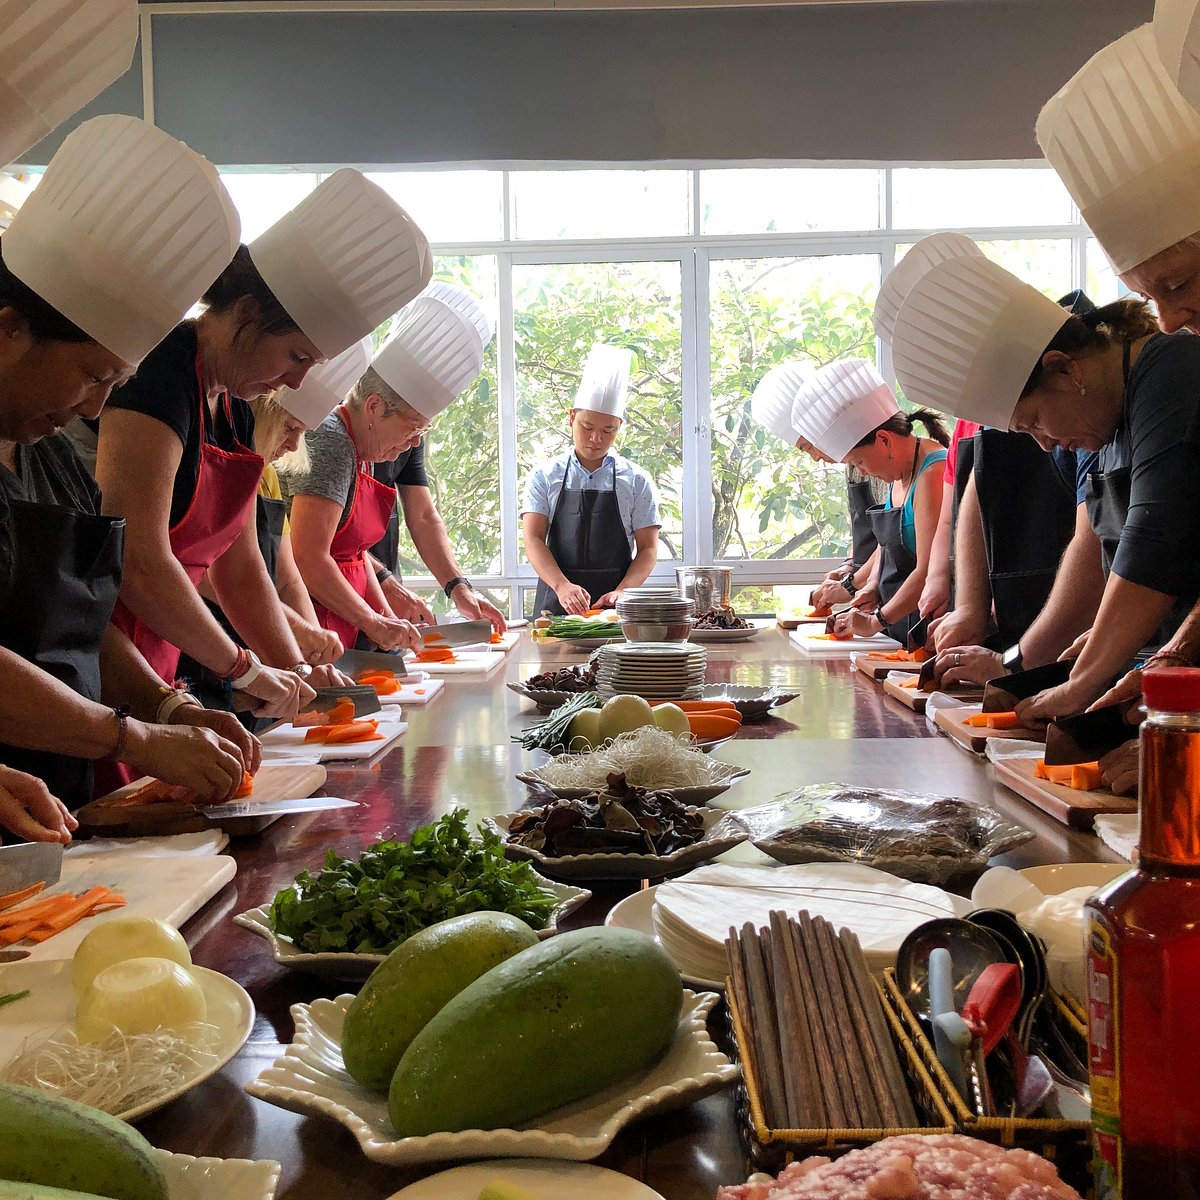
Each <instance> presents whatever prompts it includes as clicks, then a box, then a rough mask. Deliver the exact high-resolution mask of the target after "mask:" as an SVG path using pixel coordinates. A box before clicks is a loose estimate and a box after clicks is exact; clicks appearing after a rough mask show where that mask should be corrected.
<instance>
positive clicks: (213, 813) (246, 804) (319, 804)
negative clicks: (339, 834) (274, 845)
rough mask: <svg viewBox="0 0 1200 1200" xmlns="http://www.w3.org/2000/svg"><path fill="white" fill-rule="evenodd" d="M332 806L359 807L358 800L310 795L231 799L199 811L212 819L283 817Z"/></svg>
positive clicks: (199, 808)
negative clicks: (264, 798) (304, 796)
mask: <svg viewBox="0 0 1200 1200" xmlns="http://www.w3.org/2000/svg"><path fill="white" fill-rule="evenodd" d="M332 808H358V801H357V800H342V799H340V798H338V797H337V796H308V797H306V798H305V799H303V800H231V801H229V803H228V804H205V805H203V806H197V811H198V812H199V813H200V814H201V815H202V816H204V817H207V818H208V819H209V820H210V821H227V820H228V819H229V818H230V817H282V816H286V815H287V814H289V813H306V812H324V811H325V810H326V809H332Z"/></svg>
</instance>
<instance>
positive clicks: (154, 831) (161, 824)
mask: <svg viewBox="0 0 1200 1200" xmlns="http://www.w3.org/2000/svg"><path fill="white" fill-rule="evenodd" d="M325 776H326V772H325V768H324V767H322V766H320V765H319V764H317V763H303V764H300V763H296V764H290V763H263V765H262V766H261V767H260V768H259V771H258V774H257V775H256V776H255V777H254V793H253V795H251V796H250V797H248V799H249V800H252V801H253V800H262V801H264V802H265V801H269V800H304V799H307V798H308V797H309V796H311V795H312V794H313V793H314V792H315V791H316V790H317V789H318V788H320V787H322V786H323V785H324V783H325ZM151 782H153V780H152V778H151V777H150V776H149V775H144V776H143V777H142V778H141V779H135V780H134V781H133V782H132V783H127V784H126V785H125V786H124V787H123V788H117V790H116V791H115V792H109V793H108V795H107V796H100V797H99V798H97V799H96V800H93V801H92V802H91V804H87V805H85V806H84V807H83V808H81V809H80V810H79V812H78V813H76V816H77V817H78V818H79V826H80V829H81V831H82V832H84V833H86V834H90V835H91V836H93V837H160V836H165V835H167V834H172V833H190V832H193V831H195V830H200V829H223V830H224V831H225V832H226V833H228V834H229V835H230V836H231V837H232V836H245V835H247V834H253V833H258V832H259V831H260V830H263V829H265V828H266V827H267V826H268V825H270V824H271V823H272V822H273V821H278V820H279V815H278V814H277V815H275V816H268V817H230V818H227V819H226V820H213V819H211V818H209V817H206V816H204V815H203V814H202V813H199V812H196V811H195V810H191V811H187V810H186V809H183V808H181V807H180V806H178V805H175V804H163V805H154V804H150V805H145V806H139V807H136V808H120V807H118V802H119V801H120V800H121V799H123V798H124V797H125V796H127V795H129V793H130V792H135V791H137V789H138V788H140V787H144V786H145V785H146V784H148V783H151Z"/></svg>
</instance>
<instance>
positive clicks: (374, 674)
mask: <svg viewBox="0 0 1200 1200" xmlns="http://www.w3.org/2000/svg"><path fill="white" fill-rule="evenodd" d="M395 678H396V672H395V671H385V670H383V668H382V667H380V668H378V669H376V670H372V671H363V672H362V673H361V674H360V675H359V676H358V682H359V683H365V684H368V685H369V684H373V683H381V682H386V681H387V680H389V679H395Z"/></svg>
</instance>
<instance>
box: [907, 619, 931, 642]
mask: <svg viewBox="0 0 1200 1200" xmlns="http://www.w3.org/2000/svg"><path fill="white" fill-rule="evenodd" d="M928 640H929V618H928V617H922V618H921V619H920V620H919V621H918V622H917V623H916V624H915V625H914V626H913V627H912V628H911V629H910V630H909V631H908V645H907V647H906V649H908V650H924V649H925V643H926V642H927V641H928Z"/></svg>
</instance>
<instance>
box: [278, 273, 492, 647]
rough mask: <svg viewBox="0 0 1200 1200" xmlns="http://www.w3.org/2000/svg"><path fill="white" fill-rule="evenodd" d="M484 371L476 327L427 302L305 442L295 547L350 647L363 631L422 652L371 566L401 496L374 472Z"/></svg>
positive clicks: (412, 310) (417, 304)
mask: <svg viewBox="0 0 1200 1200" xmlns="http://www.w3.org/2000/svg"><path fill="white" fill-rule="evenodd" d="M482 370H483V340H482V338H481V337H480V335H479V331H478V330H477V329H476V327H475V325H474V324H473V323H472V322H471V321H470V319H469V318H468V317H466V316H465V315H463V314H462V313H461V312H457V311H455V309H453V308H451V307H450V306H449V305H448V304H445V303H443V302H442V301H441V300H435V299H433V298H432V297H428V296H420V297H418V298H417V299H416V300H414V301H413V302H412V303H411V304H410V305H409V306H408V307H407V309H405V311H404V312H402V313H400V314H399V316H398V317H397V321H396V326H395V328H394V329H393V330H392V331H391V333H390V334H389V336H388V340H387V341H386V342H385V343H384V344H383V346H381V347H380V349H379V352H378V353H377V354H376V355H375V358H374V359H373V361H372V362H371V366H370V367H369V369H368V370H367V371H366V373H365V374H364V375H363V376H362V378H361V379H359V380H358V382H357V383H355V385H354V387H353V388H351V390H350V395H349V396H348V397H347V400H346V403H345V404H343V405H342V406H341V407H340V408H339V409H338V410H337V411H336V412H335V413H334V414H333V415H332V416H331V417H330V418H329V419H328V420H327V421H326V422H325V423H324V424H323V425H322V426H321V427H320V428H319V429H317V430H316V431H314V432H313V433H312V434H310V435H309V437H308V438H307V445H308V452H309V458H310V460H311V461H310V466H309V470H308V472H307V473H306V474H305V475H303V476H299V477H289V479H288V481H287V483H288V490H289V491H290V493H291V496H292V546H293V548H294V550H295V554H296V565H297V567H299V569H300V574H301V576H302V577H303V579H304V583H305V586H306V587H307V588H308V590H309V592H310V593H311V595H312V597H313V600H314V602H315V605H316V612H317V617H318V619H319V620H320V622H321V624H322V625H323V626H324V627H325V628H326V629H330V630H332V631H333V632H334V633H336V634H337V635H338V637H339V638H341V640H342V642H343V643H344V644H345V645H347V646H353V645H354V644H355V641H356V640H357V639H358V635H359V633H360V631H361V633H362V634H363V635H364V636H365V638H366V639H367V640H368V641H369V642H370V643H372V644H374V645H376V646H378V647H380V648H381V649H383V650H395V649H400V648H404V647H413V648H416V647H417V646H419V644H420V640H421V639H420V635H419V634H418V632H417V630H416V629H415V627H414V626H413V625H412V624H411V623H410V622H408V621H405V620H399V619H397V618H396V617H395V616H394V615H393V613H392V611H391V609H390V608H389V606H388V604H387V602H386V601H385V600H384V597H383V592H382V590H381V589H380V585H379V580H378V579H377V577H376V572H375V569H374V568H373V566H372V564H371V563H370V562H369V561H368V554H367V552H368V550H369V549H370V547H372V546H374V545H376V543H378V542H379V540H380V538H382V537H383V535H384V532H385V531H386V529H387V525H388V520H389V518H390V517H391V515H392V510H393V509H394V507H395V504H396V490H395V488H394V487H391V486H389V485H387V484H384V483H381V482H379V480H377V479H375V478H374V477H373V476H372V475H371V464H372V463H375V462H386V461H388V460H389V459H393V458H395V457H397V456H398V455H400V454H402V453H404V452H405V451H406V450H408V449H409V448H411V447H413V446H415V445H416V444H417V443H418V442H419V441H420V439H421V436H422V435H423V434H424V433H425V432H426V431H427V430H428V429H429V425H430V422H431V421H432V420H433V418H434V417H436V416H437V415H438V413H440V412H441V411H442V410H443V409H445V408H447V407H448V406H449V405H450V404H451V403H452V402H453V401H454V400H455V399H456V398H457V397H458V396H460V395H461V394H462V393H463V392H464V391H466V389H467V388H468V387H470V386H471V384H472V383H474V381H475V380H476V379H477V378H478V377H479V373H480V372H481V371H482Z"/></svg>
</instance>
